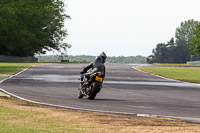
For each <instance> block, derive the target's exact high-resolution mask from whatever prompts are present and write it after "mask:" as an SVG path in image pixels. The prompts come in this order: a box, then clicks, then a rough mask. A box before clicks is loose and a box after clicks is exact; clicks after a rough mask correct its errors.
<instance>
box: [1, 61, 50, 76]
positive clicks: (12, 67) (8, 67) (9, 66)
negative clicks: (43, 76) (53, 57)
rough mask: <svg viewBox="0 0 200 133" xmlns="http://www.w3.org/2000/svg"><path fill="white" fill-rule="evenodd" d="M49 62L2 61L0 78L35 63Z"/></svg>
mask: <svg viewBox="0 0 200 133" xmlns="http://www.w3.org/2000/svg"><path fill="white" fill-rule="evenodd" d="M40 64H48V63H0V80H2V79H4V78H6V77H8V76H10V75H12V74H15V73H17V72H19V71H21V70H23V69H25V68H27V67H30V66H33V65H40Z"/></svg>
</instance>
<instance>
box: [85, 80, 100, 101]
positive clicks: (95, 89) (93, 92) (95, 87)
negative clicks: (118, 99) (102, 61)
mask: <svg viewBox="0 0 200 133" xmlns="http://www.w3.org/2000/svg"><path fill="white" fill-rule="evenodd" d="M91 87H92V90H91V92H90V94H89V95H87V98H88V99H90V100H93V99H94V98H95V97H96V95H97V92H98V88H99V86H98V85H97V84H96V83H93V84H92V86H91Z"/></svg>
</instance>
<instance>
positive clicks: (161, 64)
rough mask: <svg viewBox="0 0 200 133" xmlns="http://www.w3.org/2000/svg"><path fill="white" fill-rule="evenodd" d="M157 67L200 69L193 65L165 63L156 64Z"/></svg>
mask: <svg viewBox="0 0 200 133" xmlns="http://www.w3.org/2000/svg"><path fill="white" fill-rule="evenodd" d="M154 65H157V66H176V67H200V65H192V64H167V63H166V64H164V63H154Z"/></svg>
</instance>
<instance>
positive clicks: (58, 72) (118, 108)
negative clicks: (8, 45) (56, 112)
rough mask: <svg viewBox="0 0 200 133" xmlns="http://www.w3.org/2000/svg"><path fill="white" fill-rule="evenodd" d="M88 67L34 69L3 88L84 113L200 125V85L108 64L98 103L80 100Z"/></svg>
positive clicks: (45, 66)
mask: <svg viewBox="0 0 200 133" xmlns="http://www.w3.org/2000/svg"><path fill="white" fill-rule="evenodd" d="M84 65H86V64H53V65H43V66H34V67H32V68H29V69H28V70H26V71H24V72H22V73H20V74H18V75H16V76H13V77H12V78H9V79H8V80H5V81H4V82H3V83H1V84H0V88H2V89H3V91H6V92H8V93H12V94H14V95H16V96H19V97H22V98H24V99H27V100H31V101H35V102H41V103H47V104H52V105H59V106H62V107H69V108H77V109H83V110H93V111H95V110H96V111H105V112H123V113H132V114H151V115H159V116H170V117H174V118H180V119H185V120H190V121H195V122H200V85H197V84H192V83H185V82H180V81H174V80H169V79H164V78H161V77H157V76H153V75H150V74H146V73H143V72H140V71H138V70H136V69H133V68H132V67H133V66H132V65H119V64H106V78H105V81H104V84H103V88H102V90H101V92H100V93H99V94H98V95H97V96H96V99H95V100H88V99H86V98H83V99H78V97H77V94H78V87H79V80H78V78H79V72H80V70H81V69H82V67H83V66H84Z"/></svg>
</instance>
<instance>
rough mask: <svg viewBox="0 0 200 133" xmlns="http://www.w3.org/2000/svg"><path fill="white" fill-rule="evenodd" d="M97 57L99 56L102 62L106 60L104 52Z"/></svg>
mask: <svg viewBox="0 0 200 133" xmlns="http://www.w3.org/2000/svg"><path fill="white" fill-rule="evenodd" d="M99 56H101V57H102V58H103V59H104V60H105V59H106V58H107V56H106V54H105V53H104V52H102V53H101V54H100V55H99Z"/></svg>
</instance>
